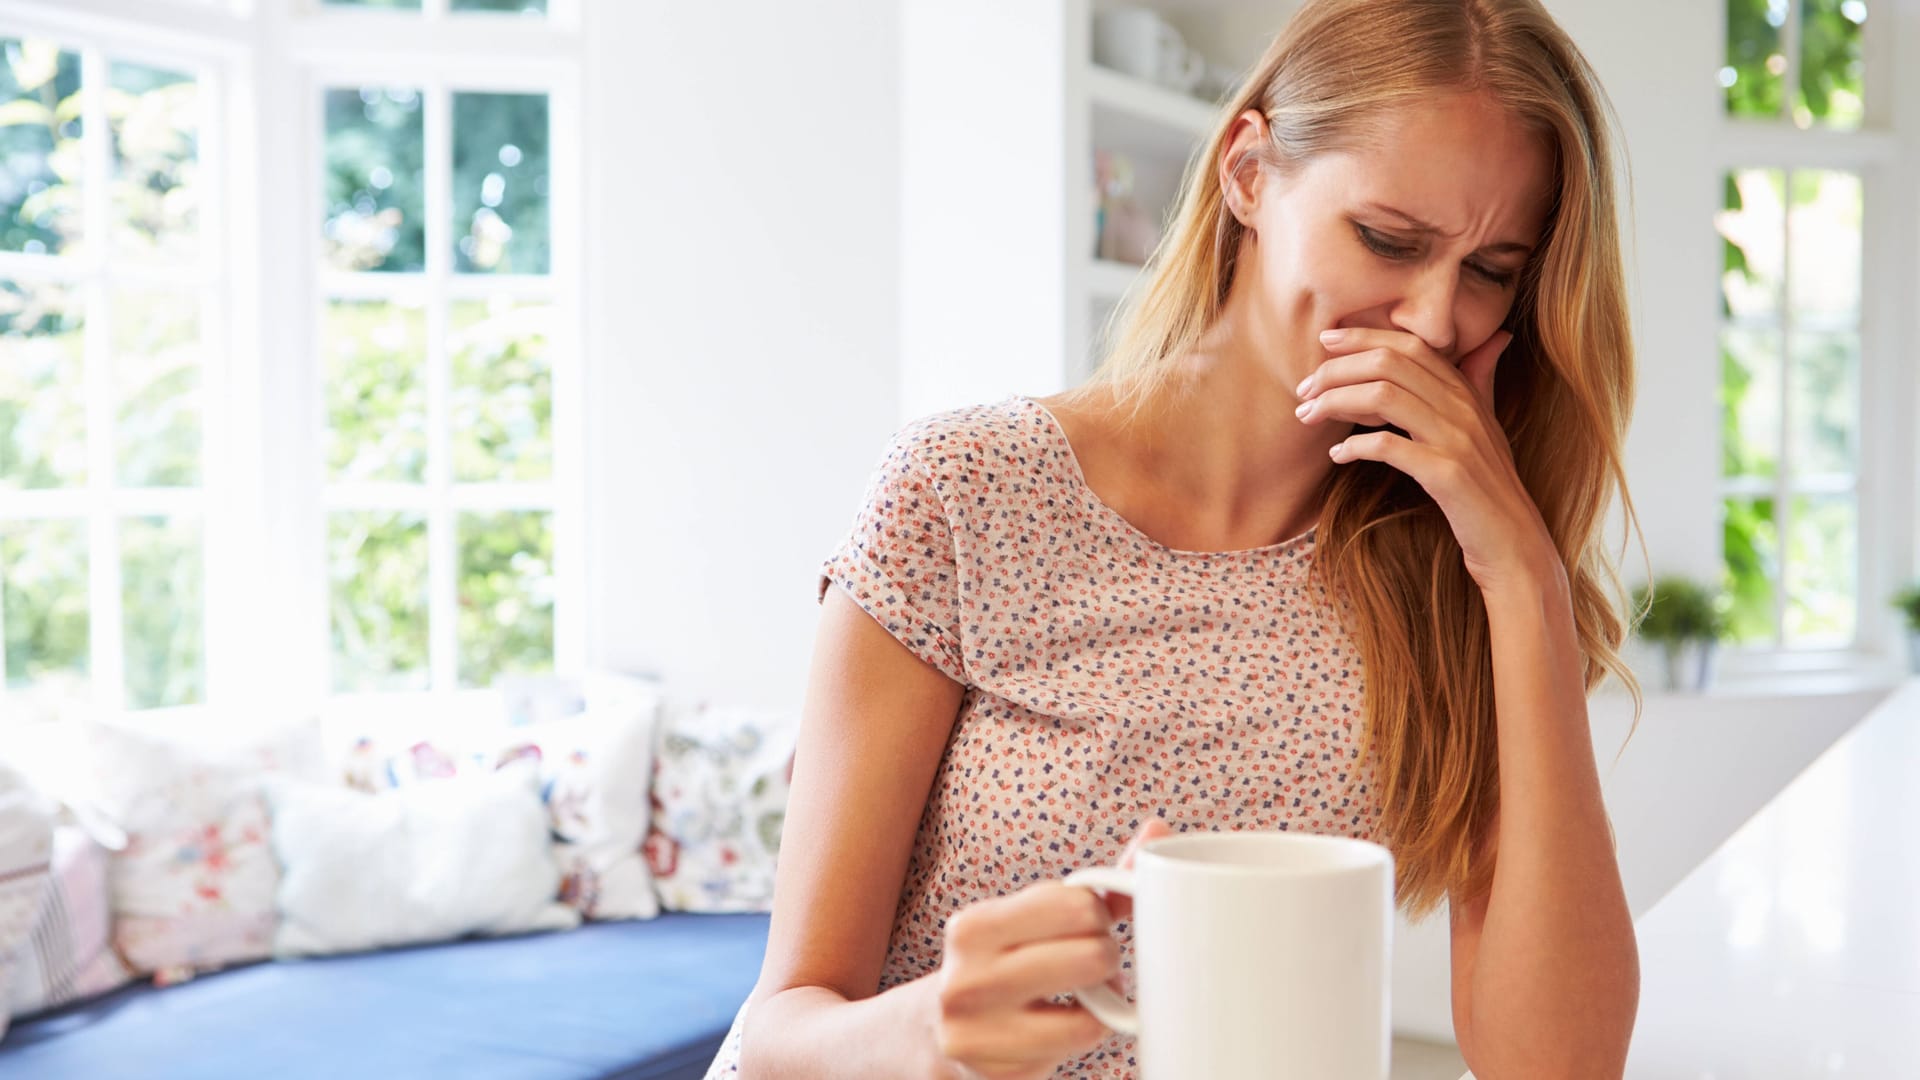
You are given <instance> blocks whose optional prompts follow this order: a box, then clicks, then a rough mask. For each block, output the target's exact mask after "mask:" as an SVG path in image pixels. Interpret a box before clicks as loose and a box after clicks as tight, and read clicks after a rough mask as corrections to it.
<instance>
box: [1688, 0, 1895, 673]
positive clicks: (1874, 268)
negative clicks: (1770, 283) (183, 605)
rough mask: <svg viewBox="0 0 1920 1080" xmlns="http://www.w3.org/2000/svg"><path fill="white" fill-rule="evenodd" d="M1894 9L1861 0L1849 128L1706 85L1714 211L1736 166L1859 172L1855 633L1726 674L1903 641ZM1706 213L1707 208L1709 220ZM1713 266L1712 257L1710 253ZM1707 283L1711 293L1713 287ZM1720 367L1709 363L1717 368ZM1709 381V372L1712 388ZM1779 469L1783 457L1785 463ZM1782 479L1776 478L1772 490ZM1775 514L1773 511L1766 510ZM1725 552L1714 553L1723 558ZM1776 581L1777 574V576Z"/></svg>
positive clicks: (1743, 653)
mask: <svg viewBox="0 0 1920 1080" xmlns="http://www.w3.org/2000/svg"><path fill="white" fill-rule="evenodd" d="M1800 10H1801V0H1789V4H1788V11H1787V21H1786V24H1785V26H1784V27H1783V28H1782V29H1783V33H1782V37H1781V47H1782V49H1783V50H1786V52H1787V56H1788V63H1787V71H1786V74H1785V76H1784V77H1785V78H1786V79H1787V80H1789V81H1788V82H1787V84H1786V86H1787V93H1786V95H1785V99H1786V105H1785V109H1786V110H1790V109H1791V102H1792V92H1791V91H1792V87H1793V85H1794V82H1795V81H1797V79H1798V77H1799V67H1800V57H1799V44H1798V42H1799V33H1798V28H1799V24H1800ZM1719 11H1720V20H1719V22H1718V26H1719V28H1720V36H1719V38H1718V41H1719V42H1720V43H1721V45H1719V46H1717V49H1718V48H1723V47H1724V42H1725V41H1726V25H1725V18H1726V5H1725V4H1724V3H1721V4H1720V5H1719ZM1905 21H1907V20H1902V19H1900V17H1899V15H1898V13H1897V12H1896V11H1894V10H1893V8H1892V6H1891V5H1890V4H1887V3H1885V2H1882V3H1875V4H1873V5H1871V7H1870V9H1869V13H1868V18H1867V21H1866V23H1865V24H1863V27H1862V31H1863V32H1862V59H1863V62H1864V72H1863V81H1864V85H1865V89H1866V100H1865V116H1864V118H1863V122H1862V125H1861V127H1860V128H1859V129H1858V130H1853V131H1846V130H1832V129H1823V128H1819V127H1814V128H1808V129H1802V128H1798V127H1796V126H1794V125H1793V123H1792V122H1791V121H1790V120H1788V119H1786V116H1787V112H1785V111H1783V113H1782V117H1781V119H1779V120H1764V121H1763V120H1756V119H1751V118H1743V117H1732V116H1728V115H1726V112H1725V106H1724V103H1723V102H1724V99H1723V98H1722V97H1721V95H1722V94H1723V91H1722V90H1721V89H1720V87H1719V86H1718V85H1717V84H1714V85H1713V86H1712V88H1711V89H1712V92H1713V93H1714V94H1715V95H1716V108H1717V109H1718V110H1719V113H1720V135H1719V138H1718V139H1717V145H1716V148H1715V149H1716V153H1715V155H1714V164H1715V166H1716V169H1715V176H1714V181H1715V182H1714V184H1713V187H1712V191H1713V193H1714V212H1715V213H1717V212H1718V210H1719V195H1720V191H1721V183H1720V181H1721V178H1722V177H1724V176H1725V175H1726V174H1727V173H1729V172H1732V171H1736V170H1741V169H1783V170H1790V171H1791V170H1810V169H1831V170H1839V171H1846V172H1851V173H1855V174H1857V175H1858V176H1859V177H1860V183H1861V198H1862V203H1863V205H1862V217H1861V256H1860V258H1861V298H1860V303H1861V311H1860V342H1861V345H1860V370H1859V393H1860V401H1859V412H1858V414H1857V415H1858V419H1859V425H1860V426H1859V461H1858V469H1857V472H1856V475H1855V480H1854V488H1853V491H1854V495H1855V498H1856V499H1857V506H1858V514H1859V516H1858V519H1857V540H1858V551H1857V552H1856V563H1855V565H1856V571H1857V572H1856V575H1855V588H1856V590H1857V596H1856V604H1857V621H1856V624H1855V633H1854V640H1853V641H1852V642H1850V643H1848V644H1846V645H1844V646H1840V647H1792V646H1787V645H1785V644H1784V643H1776V644H1774V645H1769V646H1751V647H1742V648H1739V649H1736V650H1731V651H1730V655H1729V656H1727V657H1726V659H1725V660H1724V661H1723V668H1724V670H1725V672H1726V673H1727V674H1728V675H1730V676H1732V677H1733V678H1736V679H1738V678H1741V677H1760V676H1764V675H1772V674H1778V673H1781V672H1807V673H1819V672H1841V671H1858V670H1861V669H1881V668H1885V667H1888V666H1890V665H1891V664H1892V663H1894V662H1895V658H1896V657H1897V656H1898V654H1899V652H1900V649H1901V647H1902V644H1903V643H1902V642H1901V641H1900V640H1898V638H1899V637H1900V634H1899V633H1898V623H1897V619H1896V617H1895V613H1893V612H1892V611H1891V609H1890V608H1889V607H1888V605H1887V603H1886V597H1887V596H1888V595H1889V594H1890V593H1891V592H1892V590H1893V588H1894V587H1895V585H1896V584H1897V583H1898V582H1899V581H1900V580H1902V579H1903V578H1905V577H1907V576H1909V575H1910V574H1911V573H1912V570H1913V566H1914V552H1913V551H1912V545H1913V540H1914V536H1915V531H1914V526H1915V522H1914V515H1915V512H1916V510H1917V509H1920V507H1916V502H1915V497H1914V493H1913V483H1912V476H1913V462H1912V458H1913V455H1914V452H1915V451H1914V446H1913V443H1912V439H1911V435H1910V432H1911V428H1912V419H1913V417H1914V415H1915V403H1914V389H1915V386H1914V380H1913V376H1912V370H1911V369H1912V362H1913V357H1912V353H1911V351H1910V349H1911V346H1910V345H1909V344H1908V343H1909V342H1911V341H1912V340H1913V339H1914V320H1913V314H1912V313H1913V311H1914V309H1915V305H1914V304H1913V296H1912V293H1913V291H1914V286H1915V283H1916V281H1920V273H1917V272H1920V258H1917V257H1916V256H1917V255H1920V253H1917V252H1916V251H1915V250H1914V244H1913V242H1912V241H1911V240H1910V239H1909V240H1906V241H1904V242H1902V240H1901V239H1900V238H1902V237H1912V236H1913V235H1914V228H1915V221H1916V216H1915V210H1916V202H1915V197H1914V195H1913V194H1912V193H1913V191H1914V187H1913V179H1914V177H1915V176H1916V169H1915V164H1916V163H1915V156H1914V153H1913V150H1912V145H1913V142H1914V139H1915V137H1916V136H1917V135H1920V124H1916V122H1915V121H1916V119H1917V117H1916V109H1915V106H1916V104H1920V101H1916V94H1915V91H1916V90H1920V86H1915V85H1913V84H1912V81H1911V80H1908V79H1904V78H1902V77H1901V75H1900V73H1899V72H1898V71H1897V70H1896V69H1895V67H1894V65H1893V63H1892V58H1893V56H1894V55H1895V54H1896V52H1897V53H1898V54H1901V55H1906V56H1920V51H1917V50H1916V48H1915V45H1916V43H1915V41H1914V40H1912V39H1913V38H1914V37H1915V35H1914V34H1913V33H1912V32H1911V31H1910V30H1907V31H1906V36H1905V37H1903V38H1901V39H1900V40H1898V41H1896V40H1895V38H1894V31H1896V30H1902V29H1903V27H1902V25H1901V24H1902V23H1903V22H1905ZM1709 220H1710V217H1709ZM1715 265H1716V266H1718V260H1717V259H1716V260H1715ZM1717 284H1718V283H1717V280H1716V293H1717ZM1717 370H1718V368H1717V364H1716V371H1717ZM1718 385H1719V383H1718V378H1717V377H1716V379H1715V386H1716V387H1717V386H1718ZM1782 464H1783V469H1782V472H1783V474H1784V472H1785V468H1784V466H1785V465H1786V462H1784V461H1783V463H1782ZM1784 483H1785V479H1784V476H1783V479H1782V481H1781V482H1780V483H1778V484H1776V485H1775V486H1774V490H1773V491H1771V492H1770V493H1771V494H1774V496H1775V497H1776V498H1778V497H1779V495H1778V492H1779V491H1783V490H1785V489H1784ZM1715 492H1716V498H1718V497H1721V496H1722V495H1727V494H1735V493H1736V492H1733V491H1732V490H1730V488H1729V486H1728V485H1727V483H1726V481H1725V480H1724V478H1723V479H1721V480H1718V481H1716V485H1715ZM1776 520H1778V519H1777V518H1776ZM1778 542H1779V545H1780V557H1781V559H1782V560H1783V561H1784V560H1785V559H1786V557H1787V544H1788V542H1789V541H1788V537H1787V536H1786V535H1785V534H1782V535H1781V536H1780V537H1779V538H1778ZM1723 557H1724V556H1723ZM1777 584H1778V583H1777V582H1776V585H1777Z"/></svg>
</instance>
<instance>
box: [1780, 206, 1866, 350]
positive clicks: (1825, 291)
mask: <svg viewBox="0 0 1920 1080" xmlns="http://www.w3.org/2000/svg"><path fill="white" fill-rule="evenodd" d="M1860 210H1861V207H1860V178H1859V177H1858V176H1856V175H1854V174H1853V173H1844V172H1825V171H1821V170H1817V169H1800V170H1797V171H1795V172H1794V174H1793V206H1792V209H1791V210H1789V211H1788V218H1787V227H1788V229H1790V230H1791V241H1792V250H1793V266H1792V268H1791V269H1789V271H1788V278H1789V280H1788V287H1787V293H1788V295H1789V297H1790V299H1791V302H1792V305H1793V318H1794V323H1795V325H1796V326H1799V327H1801V328H1803V329H1814V328H1816V327H1835V328H1849V329H1850V328H1852V327H1855V326H1858V325H1859V323H1860Z"/></svg>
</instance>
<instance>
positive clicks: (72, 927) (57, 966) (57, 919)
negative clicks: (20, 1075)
mask: <svg viewBox="0 0 1920 1080" xmlns="http://www.w3.org/2000/svg"><path fill="white" fill-rule="evenodd" d="M46 888H47V897H46V901H45V906H44V907H43V908H42V909H41V911H40V919H39V921H38V922H36V923H34V926H33V932H32V934H30V935H29V936H28V938H27V940H26V942H25V943H24V944H23V945H21V947H20V950H19V951H18V952H17V953H16V954H15V956H14V960H15V964H14V970H13V982H12V986H11V987H5V986H0V994H4V995H5V997H6V998H8V999H10V1003H11V1007H12V1010H13V1015H14V1016H16V1017H24V1016H30V1015H32V1014H34V1013H37V1012H42V1011H44V1010H47V1009H51V1008H54V1007H55V1006H58V1005H64V1004H66V1003H68V1002H70V1001H79V1000H82V999H84V998H90V997H95V996H97V995H100V994H104V993H106V992H107V991H109V990H114V989H117V988H119V987H121V986H124V985H126V983H127V982H128V980H130V979H132V978H133V973H132V972H130V971H128V970H127V968H126V965H125V964H122V963H121V962H120V957H119V956H117V955H116V954H115V953H114V951H113V948H112V945H111V942H112V933H113V918H112V915H111V913H110V912H109V911H108V909H107V849H105V848H103V847H101V846H100V845H99V843H97V842H96V841H95V840H94V839H93V837H92V836H90V835H88V833H87V831H86V830H85V829H83V828H81V827H79V826H77V825H61V826H59V827H57V828H56V829H55V830H54V833H53V876H52V878H51V880H49V881H48V882H47V886H46Z"/></svg>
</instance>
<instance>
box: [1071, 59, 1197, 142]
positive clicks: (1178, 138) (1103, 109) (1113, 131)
mask: <svg viewBox="0 0 1920 1080" xmlns="http://www.w3.org/2000/svg"><path fill="white" fill-rule="evenodd" d="M1086 78H1087V97H1088V99H1089V100H1090V101H1091V102H1092V105H1093V136H1094V145H1095V146H1096V147H1098V148H1099V149H1102V150H1114V151H1119V152H1122V153H1131V154H1136V155H1145V156H1149V157H1163V158H1173V159H1176V160H1180V161H1185V160H1186V159H1187V158H1188V157H1189V156H1190V155H1191V154H1192V152H1193V151H1194V150H1195V149H1196V148H1197V147H1198V146H1199V144H1200V141H1201V140H1202V139H1204V138H1206V137H1207V136H1208V135H1209V134H1211V133H1212V131H1213V125H1214V122H1215V120H1216V118H1217V116H1216V114H1217V112H1218V107H1217V106H1214V105H1212V104H1210V103H1208V102H1205V101H1201V100H1200V99H1199V98H1195V97H1189V96H1188V95H1186V94H1182V93H1179V92H1177V91H1174V90H1169V89H1167V88H1166V87H1164V86H1159V85H1156V84H1154V83H1150V82H1148V81H1146V80H1145V79H1136V78H1134V77H1133V76H1131V75H1123V74H1121V73H1120V72H1117V71H1113V70H1111V69H1109V68H1104V67H1101V66H1099V65H1098V64H1088V65H1087V67H1086Z"/></svg>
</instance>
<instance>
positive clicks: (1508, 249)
mask: <svg viewBox="0 0 1920 1080" xmlns="http://www.w3.org/2000/svg"><path fill="white" fill-rule="evenodd" d="M1367 209H1369V210H1376V211H1379V212H1380V213H1383V214H1392V215H1393V216H1394V217H1397V218H1399V219H1400V220H1401V221H1404V222H1406V223H1407V227H1408V228H1410V229H1414V230H1417V231H1419V232H1425V233H1433V234H1435V235H1437V236H1445V235H1447V234H1446V233H1445V232H1444V231H1442V230H1441V228H1440V226H1438V225H1433V224H1429V223H1428V222H1425V221H1421V220H1420V219H1419V218H1417V217H1414V216H1413V215H1412V214H1409V213H1407V212H1406V211H1405V210H1396V209H1394V208H1393V207H1391V206H1388V205H1387V204H1386V203H1377V202H1370V203H1368V204H1367ZM1480 250H1481V251H1484V252H1487V253H1488V254H1490V255H1506V254H1509V253H1512V254H1519V255H1531V254H1533V245H1532V244H1522V243H1520V242H1519V241H1517V240H1503V241H1501V242H1500V243H1497V244H1488V245H1487V246H1485V247H1483V248H1481V249H1480Z"/></svg>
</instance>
